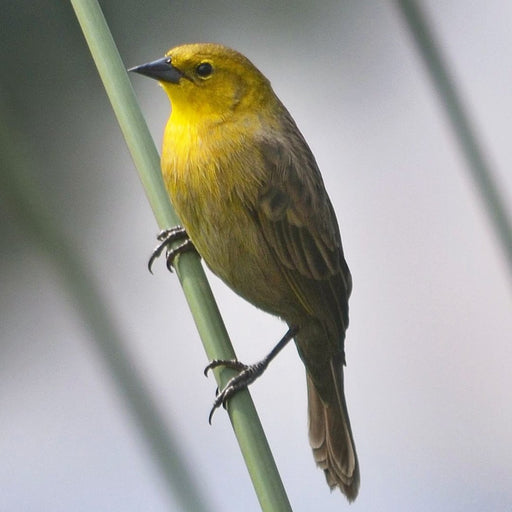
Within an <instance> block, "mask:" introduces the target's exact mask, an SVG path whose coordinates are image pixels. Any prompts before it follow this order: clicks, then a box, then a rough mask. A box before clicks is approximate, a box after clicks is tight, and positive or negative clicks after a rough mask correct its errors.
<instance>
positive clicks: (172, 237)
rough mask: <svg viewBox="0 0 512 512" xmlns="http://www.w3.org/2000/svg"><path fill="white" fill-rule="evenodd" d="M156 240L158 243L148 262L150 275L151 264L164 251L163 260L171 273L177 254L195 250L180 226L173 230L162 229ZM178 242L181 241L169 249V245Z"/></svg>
mask: <svg viewBox="0 0 512 512" xmlns="http://www.w3.org/2000/svg"><path fill="white" fill-rule="evenodd" d="M157 239H158V241H159V242H160V243H159V244H158V245H157V246H156V247H155V249H154V250H153V253H152V254H151V257H150V258H149V261H148V270H149V271H150V272H151V273H153V271H152V267H153V263H154V262H155V260H156V259H157V258H158V257H159V256H160V255H161V254H162V252H163V250H164V249H165V250H166V253H165V260H166V264H167V269H168V270H169V272H172V271H173V270H172V267H173V265H174V259H175V258H176V256H178V254H181V253H182V252H186V251H189V250H194V249H195V248H194V244H193V243H192V241H191V240H190V238H189V237H188V234H187V232H186V231H185V228H183V227H181V226H175V227H173V228H170V229H164V230H163V231H160V233H159V234H158V236H157ZM178 240H182V242H181V243H180V244H179V245H177V246H176V247H171V244H172V243H174V242H176V241H178Z"/></svg>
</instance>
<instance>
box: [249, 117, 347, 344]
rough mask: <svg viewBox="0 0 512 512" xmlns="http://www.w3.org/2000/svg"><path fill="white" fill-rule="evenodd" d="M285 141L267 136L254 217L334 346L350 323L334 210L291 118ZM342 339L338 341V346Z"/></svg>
mask: <svg viewBox="0 0 512 512" xmlns="http://www.w3.org/2000/svg"><path fill="white" fill-rule="evenodd" d="M287 121H288V123H289V126H286V127H285V128H287V129H285V130H284V132H285V133H287V134H289V136H288V138H287V139H286V140H281V141H279V140H277V139H276V138H266V139H265V140H264V141H263V142H262V144H261V149H262V151H261V154H262V157H263V159H264V164H265V166H266V169H270V170H271V172H270V177H269V179H268V180H267V181H266V182H265V183H264V184H263V186H262V188H261V190H260V194H259V197H258V200H257V204H256V207H255V215H256V219H257V222H258V223H259V226H260V228H261V231H262V233H263V236H264V238H265V241H266V243H267V244H268V246H269V248H270V250H271V252H272V253H273V255H274V257H275V259H276V261H277V262H278V265H279V266H280V268H281V270H282V272H283V274H284V275H285V277H286V279H287V281H288V283H289V285H290V286H291V288H292V289H293V291H294V293H295V294H296V296H297V298H298V300H299V301H300V302H301V304H302V305H303V307H304V308H305V310H306V312H307V313H308V314H310V315H311V316H313V317H316V318H318V319H319V320H320V321H321V322H322V323H325V324H326V325H331V326H332V329H334V333H332V334H335V335H337V336H335V337H334V339H336V340H337V341H336V346H335V347H332V348H333V349H335V351H337V352H339V350H340V349H341V351H343V339H344V333H345V330H346V328H347V326H348V298H349V295H350V292H351V289H352V279H351V275H350V271H349V269H348V266H347V264H346V262H345V258H344V256H343V249H342V245H341V237H340V233H339V228H338V223H337V220H336V215H335V213H334V209H333V207H332V204H331V202H330V200H329V197H328V195H327V192H326V190H325V187H324V184H323V180H322V177H321V175H320V171H319V169H318V166H317V164H316V161H315V158H314V156H313V154H312V153H311V150H310V149H309V147H308V145H307V143H306V141H305V140H304V138H303V137H302V135H301V133H300V132H299V130H298V128H297V127H296V125H295V123H294V121H293V119H291V117H289V118H287ZM340 343H341V346H340V345H339V344H340Z"/></svg>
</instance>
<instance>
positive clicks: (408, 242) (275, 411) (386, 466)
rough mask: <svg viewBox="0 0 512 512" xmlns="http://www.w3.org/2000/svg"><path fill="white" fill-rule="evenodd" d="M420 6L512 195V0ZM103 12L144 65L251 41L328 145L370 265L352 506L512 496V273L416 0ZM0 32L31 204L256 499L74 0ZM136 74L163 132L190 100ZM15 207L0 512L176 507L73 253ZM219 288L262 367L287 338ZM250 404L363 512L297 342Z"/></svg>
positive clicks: (356, 267) (216, 2) (325, 152)
mask: <svg viewBox="0 0 512 512" xmlns="http://www.w3.org/2000/svg"><path fill="white" fill-rule="evenodd" d="M423 6H424V8H425V11H426V13H427V14H428V17H429V19H430V20H431V22H432V25H433V27H434V29H435V33H436V35H437V37H438V39H439V41H440V44H441V45H442V48H443V50H444V52H445V57H446V59H447V61H448V63H449V65H450V69H451V71H452V73H453V74H454V76H455V78H456V81H457V84H458V86H459V89H460V91H461V94H462V98H463V100H464V102H465V104H466V105H467V107H468V109H469V112H470V116H471V118H472V120H473V122H474V123H475V126H476V127H477V133H478V135H479V137H480V139H481V141H482V144H483V148H484V151H485V153H486V155H487V157H488V160H489V162H490V164H491V165H492V167H493V170H494V172H495V177H496V179H497V180H498V183H499V186H500V189H501V191H502V193H503V195H504V196H505V198H507V200H508V201H509V204H510V201H511V200H512V173H511V171H510V168H511V164H512V144H510V133H512V95H511V93H510V91H511V74H510V70H511V69H512V67H511V66H512V54H511V52H510V48H511V46H512V35H511V31H510V27H511V26H512V4H511V3H510V2H508V1H506V0H490V1H489V2H485V3H483V2H462V1H456V0H443V1H441V0H429V1H425V2H423ZM102 8H103V9H104V12H105V15H106V18H107V21H108V22H109V25H110V27H111V30H112V32H113V35H114V38H115V40H116V42H117V45H118V47H119V50H120V53H121V56H122V58H123V60H124V62H125V64H126V66H127V67H131V66H134V65H137V64H141V63H144V62H147V61H149V60H153V59H156V58H159V57H160V56H162V55H163V53H164V52H165V51H166V50H167V49H168V48H170V47H172V46H175V45H177V44H180V43H184V42H193V41H215V42H221V43H224V44H227V45H229V46H232V47H234V48H236V49H238V50H239V51H241V52H242V53H244V54H246V55H247V56H248V57H249V58H250V59H251V60H252V61H253V62H254V63H255V64H256V65H257V66H258V67H259V68H260V69H261V71H263V73H264V74H265V75H266V76H267V77H269V79H270V80H271V82H272V84H273V87H274V89H275V91H276V92H277V94H278V95H279V97H280V98H281V99H282V100H283V102H284V103H285V105H287V107H288V108H289V110H290V111H291V113H292V115H293V116H294V118H295V120H296V121H297V124H298V125H299V127H300V128H301V130H302V132H303V133H304V135H305V137H306V139H307V140H308V142H309V143H310V146H311V148H312V150H313V152H314V154H315V155H316V158H317V161H318V163H319V166H320V169H321V170H322V173H323V176H324V179H325V182H326V185H327V188H328V190H329V193H330V196H331V199H332V202H333V204H334V207H335V209H336V211H337V214H338V219H339V222H340V226H341V230H342V236H343V240H344V247H345V252H346V255H347V260H348V263H349V265H350V268H351V270H352V273H353V277H354V292H353V296H352V299H351V303H350V307H351V325H350V328H349V331H348V335H347V361H348V367H347V370H346V372H345V375H346V394H347V400H348V406H349V410H350V416H351V420H352V426H353V430H354V434H355V439H356V445H357V448H358V453H359V458H360V463H361V474H362V484H361V491H360V495H359V498H358V500H357V501H356V502H355V503H354V504H353V505H352V506H351V507H350V510H353V511H358V510H362V511H363V510H364V511H369V510H372V511H396V510H414V511H431V510H443V511H445V510H446V511H459V510H460V511H462V510H464V511H466V512H467V511H481V510H493V511H502V510H510V507H511V506H512V477H511V475H512V436H511V432H512V400H511V392H510V390H511V389H512V371H511V365H512V343H511V341H512V334H511V333H512V314H511V311H512V310H511V307H512V294H511V283H512V280H511V279H510V273H509V272H508V269H507V265H506V260H505V257H504V256H503V252H502V250H501V247H500V245H499V243H498V239H497V237H496V236H495V234H494V232H493V231H492V229H491V225H490V223H489V221H488V217H487V215H486V213H485V211H484V209H483V206H482V202H481V200H480V197H479V194H478V192H477V190H476V188H475V186H474V184H473V182H472V180H471V179H470V178H469V174H468V172H467V166H466V162H465V160H464V158H463V157H462V156H461V153H460V151H459V148H458V146H457V144H456V141H455V138H454V136H453V133H452V130H451V128H450V126H449V124H448V122H447V119H446V116H445V112H444V111H443V109H442V108H441V106H440V103H439V101H438V98H437V96H436V94H435V92H434V89H433V87H432V85H431V82H430V80H429V78H428V75H427V74H426V71H425V67H424V65H423V63H422V62H421V60H420V58H419V55H418V53H417V51H416V48H415V46H414V45H413V42H412V38H411V36H410V33H409V31H408V29H407V27H406V25H405V24H404V22H403V19H402V17H401V16H400V13H399V11H398V9H397V7H396V4H394V3H393V2H358V1H357V0H343V1H340V0H338V1H334V0H333V1H324V2H316V3H314V2H306V1H297V2H283V1H279V0H277V1H276V0H273V1H272V2H270V1H262V2H252V1H249V0H242V1H240V0H239V1H236V2H234V1H220V0H210V1H209V2H200V1H194V0H187V1H186V2H185V1H164V0H154V1H152V2H138V1H135V0H124V1H122V2H121V1H119V0H105V1H103V2H102ZM0 26H1V28H0V43H1V44H0V55H1V63H2V72H1V74H0V112H1V116H0V122H1V123H3V124H4V129H6V130H7V132H8V134H9V137H10V140H12V146H11V147H16V148H17V149H16V152H17V153H18V154H19V156H20V158H21V159H22V160H23V162H25V165H24V167H25V168H26V171H27V174H28V176H29V177H30V179H31V180H32V187H33V193H34V194H33V196H32V197H33V198H34V200H37V201H41V202H42V203H43V204H44V206H45V207H46V208H47V209H48V210H49V211H50V212H51V213H52V214H53V215H54V216H55V218H56V219H57V225H58V227H59V229H62V230H63V231H64V233H65V234H66V236H67V238H68V241H69V243H70V244H71V245H72V247H73V248H74V250H75V251H76V252H77V253H79V254H80V255H81V258H82V260H83V261H84V262H85V264H86V267H87V270H88V272H89V273H90V274H91V275H92V276H93V279H94V281H95V284H96V285H97V286H98V287H99V290H100V293H101V294H102V296H103V298H104V300H105V303H106V305H107V306H106V309H107V313H108V314H109V316H110V317H111V319H112V320H113V321H114V322H115V324H116V325H117V327H118V329H119V330H120V331H121V333H122V334H123V338H124V341H125V344H126V349H127V350H128V352H129V353H130V354H131V355H132V357H133V362H132V365H133V368H134V372H135V371H136V372H137V373H140V374H141V375H142V378H143V380H144V383H145V385H146V388H147V390H148V392H149V393H151V395H152V397H153V399H154V400H155V402H156V404H157V406H158V408H159V410H160V412H161V414H162V415H163V417H164V420H165V422H166V424H167V425H168V428H169V429H170V430H172V431H174V432H175V434H176V435H177V436H178V439H179V446H180V449H181V452H182V453H183V454H184V457H185V459H186V461H187V463H188V464H189V467H190V469H191V471H192V473H193V474H194V475H195V478H196V480H197V483H198V486H199V488H200V489H201V491H202V493H203V495H204V496H205V497H206V499H207V502H208V504H209V506H210V508H211V510H212V511H238V510H241V509H242V508H243V509H244V510H246V511H257V510H259V506H258V503H257V500H256V497H255V494H254V491H253V489H252V485H251V482H250V480H249V477H248V474H247V471H246V469H245V466H244V463H243V460H242V457H241V455H240V453H239V450H238V445H237V443H236V440H235V438H234V436H233V434H232V430H231V426H230V424H229V420H228V418H227V415H226V414H224V413H223V412H222V411H220V412H218V413H217V414H216V416H215V417H214V421H213V426H211V427H210V426H209V425H208V421H207V418H208V412H209V409H210V406H211V403H212V399H213V397H214V391H215V383H214V380H213V378H211V377H210V378H209V379H205V378H204V377H203V375H202V370H203V368H204V366H205V365H206V363H207V359H206V356H205V354H204V351H203V349H202V346H201V343H200V340H199V338H198V335H197V333H196V330H195V327H194V325H193V323H192V319H191V316H190V313H189V312H188V309H187V306H186V304H185V300H184V298H183V295H182V292H181V289H180V286H179V284H178V281H177V279H176V277H175V276H170V275H169V274H168V273H167V272H166V271H165V270H164V266H163V264H161V263H160V264H157V265H156V266H155V268H156V270H155V275H154V276H151V275H150V274H149V273H148V272H147V269H146V262H147V258H148V256H149V254H150V252H151V250H152V248H153V246H154V244H155V235H156V233H157V230H158V228H157V225H156V223H155V220H154V218H153V216H152V212H151V210H150V208H149V206H148V203H147V201H146V198H145V196H144V192H143V189H142V187H141V185H140V183H139V181H138V178H137V175H136V172H135V169H134V166H133V163H132V161H131V159H130V157H129V154H128V151H127V149H126V146H125V144H124V141H123V139H122V136H121V133H120V131H119V128H118V125H117V123H116V120H115V118H114V115H113V113H112V110H111V107H110V105H109V103H108V100H107V97H106V95H105V92H104V89H103V86H102V85H101V82H100V80H99V77H98V75H97V72H96V69H95V67H94V64H93V62H92V59H91V57H90V54H89V51H88V49H87V47H86V44H85V42H84V39H83V36H82V34H81V31H80V28H79V26H78V23H77V21H76V18H75V16H74V13H73V11H72V8H71V6H70V4H69V3H68V2H46V1H42V0H35V1H34V0H32V1H28V0H18V1H17V2H3V5H2V17H1V19H0ZM131 79H132V83H133V84H134V87H135V89H136V93H137V96H138V98H139V100H140V104H141V107H142V110H143V112H144V114H145V116H146V118H147V121H148V124H149V127H150V130H151V132H152V134H153V136H154V138H155V141H156V143H157V146H160V143H161V135H162V131H163V126H164V123H165V121H166V119H167V117H168V114H169V105H168V102H167V99H166V97H165V95H164V93H163V92H162V91H161V90H160V89H159V87H158V86H157V84H156V83H155V82H154V81H151V80H149V79H144V78H143V77H140V76H133V77H131ZM2 167H3V168H2V169H1V172H2V173H8V172H10V171H11V170H12V169H9V168H8V167H7V166H6V164H5V162H4V163H3V164H2ZM4 192H5V190H4ZM0 200H1V203H0V215H1V219H2V221H1V222H0V245H1V251H0V283H1V284H0V286H1V293H0V460H1V463H0V510H1V511H2V512H15V511H16V512H18V511H30V512H31V511H52V512H60V511H62V512H64V511H69V510H73V511H84V512H85V511H91V510H98V511H117V510H119V511H141V510H151V511H154V512H158V511H166V510H179V505H177V504H176V502H175V501H174V497H173V495H172V493H169V492H168V490H167V489H166V487H165V485H164V480H163V479H162V477H161V475H160V473H159V470H158V466H157V465H155V461H154V460H153V458H152V455H151V452H150V451H149V450H148V447H147V444H146V442H145V441H144V438H143V436H142V435H141V431H140V429H139V428H138V424H137V422H134V420H133V416H132V414H130V412H129V411H128V409H127V407H126V403H125V402H124V401H123V400H122V399H121V394H120V392H119V390H118V388H117V387H116V385H115V382H114V380H113V379H112V376H111V372H110V370H109V367H108V366H107V365H106V364H105V362H104V360H103V359H102V357H101V354H100V352H99V351H98V350H97V346H96V345H95V343H94V341H92V336H91V332H90V329H89V327H88V325H87V324H86V323H85V322H84V320H83V317H82V315H81V314H80V310H79V308H78V307H77V301H76V299H75V298H74V297H73V296H72V295H71V294H70V293H69V291H68V288H66V286H65V282H64V280H63V278H62V275H61V272H60V271H59V268H58V265H55V264H54V261H53V259H52V257H51V254H48V253H45V252H43V251H41V250H40V249H39V246H38V245H37V244H36V243H34V241H33V237H32V236H31V234H30V232H29V231H27V230H25V229H24V223H23V213H22V211H20V209H18V208H17V207H16V202H15V200H13V198H12V196H9V193H2V194H1V195H0ZM56 249H58V248H56ZM211 282H212V286H213V288H214V292H215V294H216V297H217V299H218V303H219V305H220V309H221V311H222V313H223V315H224V319H225V321H226V324H227V326H228V330H229V332H230V335H231V337H232V340H233V343H234V345H235V347H236V350H237V353H238V356H239V358H240V359H241V360H243V361H248V362H250V361H255V360H258V359H259V358H261V357H262V356H263V355H264V354H266V353H267V352H268V350H269V349H270V348H271V347H272V346H273V345H274V343H275V342H276V341H277V340H278V339H279V338H280V336H281V335H282V334H283V333H284V330H285V326H284V325H283V324H281V323H280V322H279V321H277V320H275V319H273V318H271V317H270V316H268V315H266V314H264V313H262V312H260V311H258V310H256V309H255V308H253V307H252V306H250V305H249V304H247V303H245V302H244V301H243V300H242V299H240V298H238V297H237V296H235V295H234V294H233V293H232V292H231V291H230V290H228V289H227V288H226V287H225V286H224V285H222V284H221V283H220V282H219V281H218V280H216V279H215V278H212V280H211ZM251 392H252V395H253V398H254V400H255V402H256V406H257V408H258V411H259V414H260V417H261V419H262V422H263V426H264V428H265V430H266V432H267V435H268V439H269V442H270V445H271V447H272V449H273V452H274V456H275V458H276V462H277V465H278V468H279V470H280V473H281V476H282V479H283V481H284V484H285V486H286V488H287V491H288V494H289V498H290V501H291V504H292V506H293V508H294V510H296V511H311V510H322V511H331V510H332V511H334V510H343V509H348V505H347V503H346V502H345V499H344V498H343V496H342V495H341V494H340V493H339V492H333V493H330V492H329V489H328V488H327V486H326V484H325V481H324V477H323V474H322V472H321V471H319V470H317V469H316V468H315V465H314V463H313V459H312V455H311V453H310V448H309V445H308V441H307V421H306V389H305V378H304V370H303V367H302V364H301V362H300V360H299V358H298V356H297V353H296V350H295V349H294V347H292V346H290V347H288V348H287V349H286V350H285V351H284V352H283V353H282V354H281V355H280V356H279V357H278V359H277V360H276V361H275V362H274V363H273V364H272V365H271V366H270V368H269V370H268V371H267V373H266V374H265V376H264V378H262V379H260V380H259V381H258V382H257V383H255V385H254V386H253V387H252V388H251Z"/></svg>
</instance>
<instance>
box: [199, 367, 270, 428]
mask: <svg viewBox="0 0 512 512" xmlns="http://www.w3.org/2000/svg"><path fill="white" fill-rule="evenodd" d="M268 363H269V361H268V359H267V358H265V359H263V360H261V361H259V362H258V363H255V364H244V363H242V362H240V361H237V360H236V359H226V360H223V359H214V360H213V361H212V362H211V363H210V364H209V365H208V366H207V367H206V368H205V369H204V374H205V375H208V371H209V370H213V369H214V368H218V367H219V366H223V367H224V368H231V369H233V370H237V371H238V372H239V373H238V375H235V376H234V377H232V378H231V379H229V380H228V382H227V383H226V385H225V386H224V388H223V389H221V390H219V388H217V392H216V393H215V395H216V396H215V401H214V402H213V406H212V409H211V411H210V415H209V416H208V423H209V424H210V425H211V424H212V417H213V413H214V412H215V411H216V410H217V409H218V408H219V407H220V406H221V405H222V406H223V407H224V408H226V403H227V401H228V400H229V399H230V398H231V397H232V396H234V395H236V393H238V392H239V391H240V390H242V389H245V388H247V386H249V385H250V384H252V383H253V382H254V381H255V380H256V379H257V378H258V377H259V376H260V375H261V374H262V373H263V372H264V371H265V369H266V367H267V365H268Z"/></svg>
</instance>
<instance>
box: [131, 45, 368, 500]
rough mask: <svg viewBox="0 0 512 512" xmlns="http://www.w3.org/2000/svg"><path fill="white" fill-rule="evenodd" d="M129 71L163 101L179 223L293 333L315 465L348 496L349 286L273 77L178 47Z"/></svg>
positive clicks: (352, 461) (304, 149) (168, 178)
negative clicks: (152, 84)
mask: <svg viewBox="0 0 512 512" xmlns="http://www.w3.org/2000/svg"><path fill="white" fill-rule="evenodd" d="M136 71H138V72H139V73H142V74H145V75H148V76H150V77H152V78H156V79H158V80H159V82H160V84H161V85H162V87H163V88H164V90H165V91H166V93H167V94H168V96H169V99H170V101H171V105H172V111H171V116H170V118H169V121H168V123H167V126H166V128H165V134H164V142H163V148H162V172H163V177H164V182H165V186H166V187H167V190H168V192H169V195H170V198H171V201H172V203H173V205H174V207H175V209H176V211H177V213H178V215H179V217H180V219H181V220H182V222H183V226H184V228H185V229H186V231H187V233H188V235H189V237H190V239H191V240H192V242H193V243H194V246H195V247H196V249H197V250H198V252H199V254H200V255H201V256H202V257H203V259H204V261H205V262H206V263H207V264H208V266H209V267H210V268H211V269H212V271H213V272H214V273H216V274H217V275H218V276H219V277H221V278H222V279H223V280H224V281H225V282H226V283H227V284H228V285H229V286H230V287H231V288H233V289H234V290H235V291H236V292H237V293H239V294H240V295H241V296H243V297H244V298H246V299H247V300H248V301H250V302H252V303H253V304H255V305H256V306H258V307H260V308H262V309H264V310H266V311H268V312H270V313H272V314H274V315H277V316H279V317H281V318H282V319H283V320H285V321H286V322H287V324H288V325H289V326H290V328H293V329H294V331H295V330H296V331H297V332H296V335H295V342H296V345H297V349H298V352H299V355H300V357H301V358H302V360H303V362H304V364H305V367H306V372H307V383H308V399H309V437H310V443H311V446H312V448H313V453H314V456H315V460H316V462H317V464H318V465H319V466H320V467H321V468H322V469H323V470H324V471H325V474H326V478H327V482H328V484H329V486H331V487H335V486H338V487H339V488H340V489H341V490H342V491H343V492H344V493H345V494H346V496H347V497H348V499H349V500H353V499H355V497H356V496H357V492H358V488H359V466H358V462H357V455H356V451H355V446H354V442H353V438H352V432H351V428H350V422H349V418H348V412H347V408H346V404H345V397H344V392H343V364H344V361H345V355H344V339H345V331H346V328H347V326H348V298H349V295H350V292H351V289H352V280H351V276H350V272H349V270H348V267H347V264H346V262H345V259H344V256H343V250H342V246H341V237H340V234H339V229H338V224H337V221H336V217H335V214H334V210H333V208H332V205H331V203H330V201H329V197H328V195H327V192H326V191H325V187H324V184H323V181H322V178H321V176H320V172H319V170H318V167H317V165H316V162H315V159H314V157H313V155H312V153H311V151H310V149H309V147H308V145H307V143H306V142H305V140H304V138H303V137H302V135H301V133H300V131H299V130H298V128H297V126H296V125H295V122H294V121H293V119H292V117H291V116H290V114H289V113H288V111H287V110H286V108H285V107H284V106H283V105H282V103H281V102H280V101H279V99H278V98H277V96H276V95H275V94H274V92H273V90H272V88H271V86H270V83H269V81H268V80H267V79H266V78H265V77H264V76H263V75H262V74H261V73H260V72H259V71H258V70H257V69H256V67H254V65H253V64H252V63H251V62H250V61H249V60H248V59H247V58H245V57H244V56H243V55H241V54H239V53H238V52H235V51H234V50H231V49H228V48H226V47H224V46H221V45H216V44H190V45H184V46H179V47H177V48H174V49H172V50H170V51H169V52H168V53H167V54H166V57H165V58H164V59H160V60H159V61H155V62H154V63H150V64H147V65H143V66H140V67H139V68H137V69H136Z"/></svg>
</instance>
